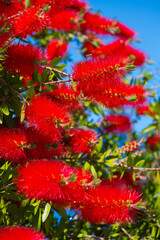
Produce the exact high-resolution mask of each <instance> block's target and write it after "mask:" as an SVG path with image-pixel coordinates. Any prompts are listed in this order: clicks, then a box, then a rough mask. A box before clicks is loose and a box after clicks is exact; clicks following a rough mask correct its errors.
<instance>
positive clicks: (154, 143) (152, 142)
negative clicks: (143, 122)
mask: <svg viewBox="0 0 160 240" xmlns="http://www.w3.org/2000/svg"><path fill="white" fill-rule="evenodd" d="M159 143H160V137H159V136H152V137H149V138H148V139H147V144H148V145H149V147H150V148H151V150H153V151H155V150H156V149H157V148H158V145H159Z"/></svg>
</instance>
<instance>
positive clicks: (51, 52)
mask: <svg viewBox="0 0 160 240" xmlns="http://www.w3.org/2000/svg"><path fill="white" fill-rule="evenodd" d="M67 50H68V44H67V43H66V42H64V41H61V40H51V41H50V42H49V43H48V45H47V46H46V52H45V56H46V59H47V60H48V61H52V60H53V59H54V58H56V57H59V56H61V57H64V56H65V55H66V53H67Z"/></svg>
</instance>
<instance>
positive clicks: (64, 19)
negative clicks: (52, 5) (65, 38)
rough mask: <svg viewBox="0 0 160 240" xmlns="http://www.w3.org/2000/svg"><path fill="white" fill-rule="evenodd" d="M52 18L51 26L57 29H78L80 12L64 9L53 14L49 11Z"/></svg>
mask: <svg viewBox="0 0 160 240" xmlns="http://www.w3.org/2000/svg"><path fill="white" fill-rule="evenodd" d="M48 14H49V15H50V18H51V28H52V29H53V30H56V31H66V32H67V31H75V30H77V29H78V19H79V16H78V13H77V12H75V11H72V10H64V11H60V12H57V13H55V14H52V12H49V13H48Z"/></svg>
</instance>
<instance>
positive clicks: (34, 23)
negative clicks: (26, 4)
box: [13, 7, 50, 38]
mask: <svg viewBox="0 0 160 240" xmlns="http://www.w3.org/2000/svg"><path fill="white" fill-rule="evenodd" d="M49 25H50V18H49V17H48V15H47V14H46V13H43V11H41V10H39V9H37V7H30V8H28V9H27V10H26V11H24V12H23V13H22V14H21V15H19V16H18V17H17V18H16V19H15V22H14V24H13V27H14V33H15V35H16V36H19V37H22V38H25V37H27V35H32V33H36V32H38V31H41V30H43V29H45V28H46V27H48V26H49Z"/></svg>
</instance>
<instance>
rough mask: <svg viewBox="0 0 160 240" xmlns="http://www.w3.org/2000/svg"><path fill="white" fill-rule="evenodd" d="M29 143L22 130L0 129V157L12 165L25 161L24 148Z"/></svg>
mask: <svg viewBox="0 0 160 240" xmlns="http://www.w3.org/2000/svg"><path fill="white" fill-rule="evenodd" d="M29 145H30V143H29V142H28V139H27V137H26V134H25V131H24V130H22V129H9V128H1V129H0V156H1V158H2V159H5V160H8V161H12V162H14V163H17V162H20V161H24V160H26V159H27V156H26V148H27V147H29Z"/></svg>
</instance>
